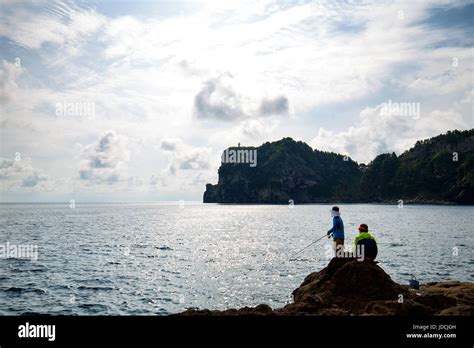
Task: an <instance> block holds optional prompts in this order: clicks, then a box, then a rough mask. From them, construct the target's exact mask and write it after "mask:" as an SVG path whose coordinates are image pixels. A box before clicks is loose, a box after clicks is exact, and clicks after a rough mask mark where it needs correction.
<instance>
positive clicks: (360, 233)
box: [354, 232, 375, 250]
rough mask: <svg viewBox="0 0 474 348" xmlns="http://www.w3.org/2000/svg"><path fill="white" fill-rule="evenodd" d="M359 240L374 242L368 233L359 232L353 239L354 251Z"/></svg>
mask: <svg viewBox="0 0 474 348" xmlns="http://www.w3.org/2000/svg"><path fill="white" fill-rule="evenodd" d="M361 239H373V240H374V241H375V238H374V237H373V236H372V235H371V234H370V233H369V232H359V235H358V236H356V237H355V239H354V250H355V248H356V246H357V243H358V242H359V241H360V240H361Z"/></svg>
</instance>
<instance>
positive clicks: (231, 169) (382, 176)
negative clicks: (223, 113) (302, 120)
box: [203, 129, 474, 204]
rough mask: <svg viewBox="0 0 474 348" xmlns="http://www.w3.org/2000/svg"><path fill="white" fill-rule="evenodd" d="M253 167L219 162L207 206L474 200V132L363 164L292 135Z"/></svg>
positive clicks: (261, 152) (263, 150)
mask: <svg viewBox="0 0 474 348" xmlns="http://www.w3.org/2000/svg"><path fill="white" fill-rule="evenodd" d="M238 149H240V150H246V149H252V150H256V153H257V155H258V156H257V161H256V163H254V164H255V165H254V166H251V165H249V164H247V163H222V164H221V167H220V168H219V181H218V183H217V185H211V184H207V185H206V191H205V192H204V197H203V201H204V203H276V204H288V203H289V201H290V200H292V201H293V202H294V203H295V204H298V203H327V202H392V201H395V202H396V201H398V200H400V199H402V200H403V201H404V202H405V203H408V202H419V203H460V204H474V129H471V130H468V131H463V132H460V131H452V132H448V133H446V134H443V135H440V136H437V137H434V138H431V139H427V140H423V141H419V142H417V143H416V145H415V146H414V147H413V148H412V149H410V150H408V151H406V152H404V153H403V154H401V155H400V156H397V155H396V154H395V153H392V154H382V155H379V156H377V157H376V158H375V159H374V160H373V161H372V162H370V163H369V164H368V165H365V164H360V165H359V164H358V163H357V162H355V161H353V160H351V159H350V158H349V157H347V156H343V155H340V154H336V153H331V152H323V151H319V150H313V149H312V148H311V147H310V146H308V145H307V144H305V143H303V142H301V141H298V142H297V141H294V140H293V139H291V138H284V139H282V140H279V141H276V142H273V143H269V142H267V143H265V144H263V145H261V146H259V147H258V148H246V147H242V148H238Z"/></svg>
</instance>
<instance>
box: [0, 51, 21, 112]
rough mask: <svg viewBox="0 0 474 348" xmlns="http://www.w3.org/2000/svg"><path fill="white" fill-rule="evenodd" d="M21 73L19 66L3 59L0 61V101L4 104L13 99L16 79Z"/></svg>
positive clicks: (16, 86) (16, 89)
mask: <svg viewBox="0 0 474 348" xmlns="http://www.w3.org/2000/svg"><path fill="white" fill-rule="evenodd" d="M22 73H23V68H22V67H21V66H16V65H15V64H13V63H9V62H7V61H6V60H5V59H2V60H1V61H0V103H1V104H6V103H8V102H10V101H13V100H14V99H15V97H16V95H17V92H18V85H17V82H16V80H17V79H18V77H19V76H20V75H21V74H22Z"/></svg>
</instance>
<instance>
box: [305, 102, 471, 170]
mask: <svg viewBox="0 0 474 348" xmlns="http://www.w3.org/2000/svg"><path fill="white" fill-rule="evenodd" d="M382 110H383V104H380V105H378V106H376V107H374V108H366V109H364V110H363V111H362V112H361V113H360V115H359V122H358V125H357V126H353V127H349V129H348V130H346V131H340V132H335V131H331V130H327V129H324V128H319V129H318V131H317V134H316V136H315V137H314V138H313V139H312V141H311V145H312V146H313V147H314V148H316V149H318V150H323V151H333V152H337V153H341V154H347V155H349V156H350V157H352V158H353V159H355V160H356V161H359V162H364V163H368V162H369V161H371V160H373V159H374V158H375V157H376V156H377V155H379V154H381V153H387V152H396V153H398V154H400V153H401V152H403V151H405V150H407V149H409V148H410V147H412V146H413V145H414V144H415V142H416V141H417V140H420V139H425V138H429V137H432V136H435V135H438V134H440V133H444V132H446V131H447V130H452V129H468V128H469V124H467V123H466V122H465V120H464V118H463V115H462V113H461V112H460V111H458V110H456V109H448V110H442V111H441V110H433V111H431V112H429V113H422V114H421V116H420V117H419V118H418V117H416V116H415V117H410V116H397V115H389V114H385V113H384V112H382Z"/></svg>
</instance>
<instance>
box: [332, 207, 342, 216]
mask: <svg viewBox="0 0 474 348" xmlns="http://www.w3.org/2000/svg"><path fill="white" fill-rule="evenodd" d="M330 212H331V214H332V216H339V215H340V213H339V207H337V206H334V207H332V209H331V210H330Z"/></svg>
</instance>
